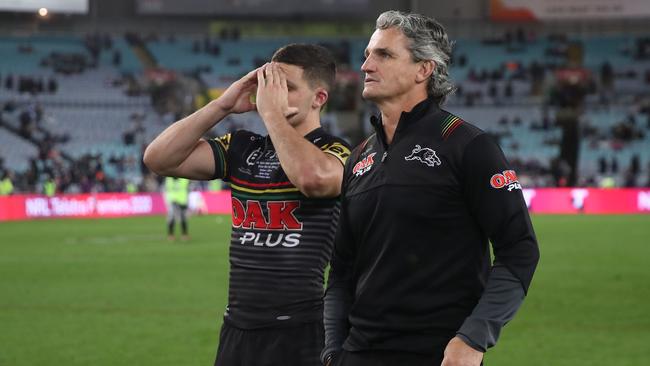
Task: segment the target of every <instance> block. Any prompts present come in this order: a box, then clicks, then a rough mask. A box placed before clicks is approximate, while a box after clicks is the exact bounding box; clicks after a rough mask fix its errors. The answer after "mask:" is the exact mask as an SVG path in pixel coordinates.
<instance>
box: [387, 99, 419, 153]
mask: <svg viewBox="0 0 650 366" xmlns="http://www.w3.org/2000/svg"><path fill="white" fill-rule="evenodd" d="M426 98H427V96H426V95H424V96H419V97H413V98H403V99H401V100H387V101H384V102H378V103H377V107H379V110H380V111H381V122H382V125H383V127H384V133H385V134H386V142H387V143H389V144H390V143H391V142H392V141H393V136H394V135H395V130H397V124H398V123H399V119H400V117H401V116H402V112H410V111H411V110H413V107H415V106H416V105H418V104H419V103H420V102H422V101H423V100H425V99H426Z"/></svg>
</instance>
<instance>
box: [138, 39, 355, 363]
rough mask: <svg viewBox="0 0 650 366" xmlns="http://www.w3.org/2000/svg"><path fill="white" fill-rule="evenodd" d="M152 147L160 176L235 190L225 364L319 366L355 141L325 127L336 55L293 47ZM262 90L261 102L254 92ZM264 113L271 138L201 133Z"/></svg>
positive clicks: (148, 156) (149, 160) (150, 157)
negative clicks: (235, 117)
mask: <svg viewBox="0 0 650 366" xmlns="http://www.w3.org/2000/svg"><path fill="white" fill-rule="evenodd" d="M272 61H273V62H271V63H270V64H266V65H264V66H262V67H260V68H258V69H256V70H254V71H251V72H250V73H249V74H248V75H246V76H244V77H243V78H242V79H240V80H238V81H237V82H235V83H234V84H232V85H231V86H230V87H229V88H228V89H227V90H226V91H225V92H224V94H223V95H222V96H221V97H219V98H218V99H216V100H214V101H212V102H210V103H209V104H208V105H207V106H206V107H204V108H202V109H200V110H199V111H197V112H196V113H194V114H192V115H191V116H189V117H187V118H185V119H183V120H181V121H179V122H177V123H175V124H173V125H172V126H170V127H169V128H168V129H167V130H165V131H163V133H162V134H161V135H160V136H158V137H157V138H156V139H155V140H154V141H153V142H152V143H151V145H149V147H148V148H147V150H146V151H145V156H144V160H145V163H146V164H147V166H149V167H150V168H151V169H152V170H153V171H155V172H157V173H158V174H163V175H173V176H183V177H187V178H192V179H214V178H222V179H224V180H225V181H228V182H230V185H231V188H232V207H233V214H232V222H233V224H232V237H231V245H230V267H231V268H230V288H229V297H228V307H227V309H226V312H225V316H224V325H223V327H222V329H221V341H220V344H219V350H218V353H217V359H216V361H215V365H219V366H221V365H224V366H225V365H241V366H247V365H248V366H259V365H296V366H298V365H301V366H304V365H317V364H319V354H320V351H321V350H322V347H323V325H322V316H323V300H322V298H323V279H324V270H325V266H326V265H327V263H328V260H329V258H330V254H331V250H332V243H333V239H334V232H335V228H336V223H337V220H338V211H339V207H338V198H337V197H338V196H339V194H340V187H341V180H342V177H343V165H344V163H345V160H346V158H347V157H348V156H349V148H348V147H347V145H346V143H345V142H344V141H343V140H341V139H338V138H335V137H333V136H330V135H328V134H326V133H325V132H324V131H323V129H322V128H321V127H320V111H321V108H322V107H323V105H324V104H325V102H327V99H328V92H329V91H330V90H332V86H333V83H334V77H335V73H336V70H335V64H334V60H333V58H332V56H331V54H330V53H329V52H328V51H327V50H326V49H324V48H322V47H319V46H313V45H289V46H286V47H283V48H281V49H280V50H278V51H277V52H276V53H275V55H274V56H273V59H272ZM256 89H257V92H256V93H257V98H256V104H252V103H251V101H250V98H251V96H252V95H253V93H255V90H256ZM253 110H257V112H258V113H259V115H260V116H261V117H262V120H263V121H264V124H265V126H266V129H267V130H268V133H269V134H268V136H259V135H256V134H253V133H251V132H248V131H236V132H234V133H232V134H228V135H226V136H223V137H220V138H218V139H215V140H210V141H205V140H202V139H201V136H202V135H203V134H204V133H205V132H206V131H208V130H209V129H210V128H211V127H212V126H213V125H214V124H215V123H217V122H218V121H220V120H221V119H223V118H224V117H225V116H226V115H228V114H229V113H242V112H248V111H253Z"/></svg>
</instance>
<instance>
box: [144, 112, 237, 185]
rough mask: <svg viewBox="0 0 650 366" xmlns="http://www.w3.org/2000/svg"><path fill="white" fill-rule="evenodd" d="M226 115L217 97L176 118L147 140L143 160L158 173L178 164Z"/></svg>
mask: <svg viewBox="0 0 650 366" xmlns="http://www.w3.org/2000/svg"><path fill="white" fill-rule="evenodd" d="M226 115H227V113H226V112H225V111H224V110H223V108H221V107H220V106H219V100H218V99H217V100H213V101H212V102H210V103H208V104H207V105H206V106H204V107H203V108H201V109H199V110H198V111H196V112H194V113H193V114H191V115H189V116H187V117H185V118H183V119H181V120H180V121H178V122H175V123H174V124H172V125H171V126H169V127H167V129H165V130H164V131H163V132H162V133H161V134H160V135H159V136H158V137H156V139H154V140H153V141H152V142H151V144H149V146H148V147H147V149H146V150H145V153H144V162H145V164H146V165H147V166H148V167H149V168H150V169H152V170H153V171H156V172H158V173H164V172H165V171H168V170H170V169H173V168H176V167H178V166H179V165H180V164H181V163H182V162H183V161H185V159H187V157H188V156H189V155H190V154H191V153H192V151H193V150H194V148H195V147H196V145H197V143H198V142H199V140H200V139H201V137H202V136H203V135H204V134H205V133H206V132H207V131H208V130H210V128H212V127H213V126H214V125H215V124H216V123H217V122H218V121H220V120H222V119H223V118H224V117H225V116H226Z"/></svg>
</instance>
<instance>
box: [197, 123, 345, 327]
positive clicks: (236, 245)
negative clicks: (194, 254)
mask: <svg viewBox="0 0 650 366" xmlns="http://www.w3.org/2000/svg"><path fill="white" fill-rule="evenodd" d="M305 138H306V139H307V140H309V141H311V142H312V143H313V144H314V145H316V146H317V147H319V148H320V149H321V150H322V151H324V152H325V153H328V154H332V155H334V156H335V157H337V158H338V159H339V160H340V161H341V163H342V164H345V160H346V158H347V157H348V156H349V154H350V150H349V147H348V145H347V143H346V142H345V141H343V140H341V139H339V138H336V137H334V136H331V135H329V134H327V133H325V131H323V129H322V128H317V129H315V130H313V131H311V132H310V133H308V134H307V135H306V136H305ZM209 143H210V145H211V146H212V150H213V152H214V158H215V166H216V171H215V178H221V179H223V180H224V181H227V182H229V183H230V187H231V194H232V235H231V243H230V285H229V289H228V307H227V309H226V312H225V315H224V321H226V322H228V323H230V324H232V325H234V326H236V327H238V328H242V329H253V328H262V327H278V326H283V325H288V324H296V323H299V322H307V321H314V320H320V319H322V311H323V307H322V306H323V278H324V271H325V267H326V265H327V263H328V261H329V258H330V255H331V252H332V245H333V244H332V243H333V240H334V234H335V230H336V225H337V222H338V216H339V202H338V197H334V198H325V199H323V198H321V199H318V198H308V197H306V196H304V195H303V194H302V193H301V192H300V191H299V190H298V188H296V187H295V186H294V185H293V184H292V183H291V182H290V181H289V179H288V178H287V175H286V174H285V173H284V171H283V169H282V167H281V165H280V160H279V159H278V157H277V153H276V151H275V149H274V147H273V144H272V142H271V138H270V137H269V136H261V135H257V134H255V133H252V132H249V131H243V130H241V131H236V132H234V133H232V134H228V135H225V136H223V137H220V138H217V139H214V140H210V141H209ZM295 158H296V159H300V157H299V156H296V157H295Z"/></svg>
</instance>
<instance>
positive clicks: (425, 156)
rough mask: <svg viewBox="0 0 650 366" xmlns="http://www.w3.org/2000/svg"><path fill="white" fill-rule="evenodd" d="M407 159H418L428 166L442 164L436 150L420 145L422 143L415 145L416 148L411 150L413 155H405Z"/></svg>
mask: <svg viewBox="0 0 650 366" xmlns="http://www.w3.org/2000/svg"><path fill="white" fill-rule="evenodd" d="M404 159H405V160H406V161H412V160H417V161H419V162H421V163H423V164H426V165H428V166H431V167H433V166H436V165H440V164H442V162H441V161H440V158H439V157H438V155H436V152H435V151H434V150H432V149H429V148H428V147H420V145H415V148H414V149H413V151H412V152H411V155H409V156H405V157H404Z"/></svg>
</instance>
